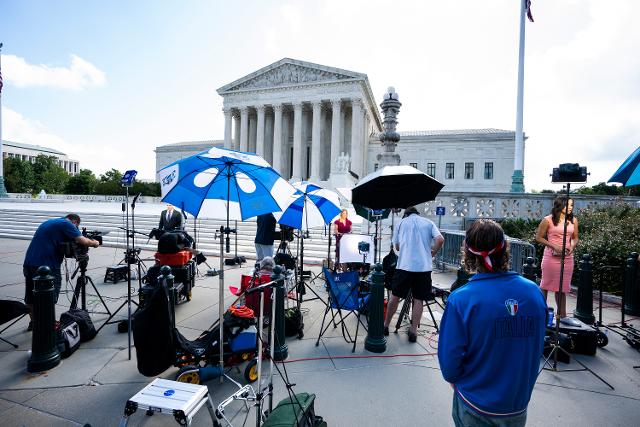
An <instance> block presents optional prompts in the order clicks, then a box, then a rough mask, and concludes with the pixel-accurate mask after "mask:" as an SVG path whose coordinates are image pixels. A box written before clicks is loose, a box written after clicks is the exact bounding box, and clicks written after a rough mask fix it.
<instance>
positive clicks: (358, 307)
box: [316, 268, 369, 353]
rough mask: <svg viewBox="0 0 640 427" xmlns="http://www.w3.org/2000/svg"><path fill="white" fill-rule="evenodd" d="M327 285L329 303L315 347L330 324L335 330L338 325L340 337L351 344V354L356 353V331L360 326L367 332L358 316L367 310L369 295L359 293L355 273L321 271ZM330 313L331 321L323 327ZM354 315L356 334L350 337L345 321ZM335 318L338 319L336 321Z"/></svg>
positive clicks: (358, 284) (357, 278)
mask: <svg viewBox="0 0 640 427" xmlns="http://www.w3.org/2000/svg"><path fill="white" fill-rule="evenodd" d="M322 270H323V272H324V277H325V280H326V284H327V291H328V294H329V301H328V304H327V307H326V308H325V310H324V316H323V317H322V324H321V325H320V333H319V334H318V340H317V341H316V346H318V345H319V343H320V338H322V335H324V334H325V332H327V329H329V326H331V323H333V327H334V328H337V326H338V325H340V327H341V328H342V336H343V337H344V339H345V341H346V342H348V343H353V349H352V350H351V352H352V353H353V352H355V351H356V342H357V340H358V330H359V328H360V325H361V324H362V327H363V328H365V330H367V327H366V326H365V324H364V323H363V322H362V320H360V314H361V313H362V311H363V310H365V309H366V308H367V304H368V303H369V293H363V292H361V291H360V278H359V276H358V272H357V271H349V272H346V273H333V272H331V271H330V270H328V269H327V268H323V269H322ZM343 310H345V311H348V313H347V314H346V315H343V314H342V311H343ZM329 311H331V320H330V321H329V322H328V323H327V326H326V327H325V326H324V324H325V320H326V318H327V314H328V313H329ZM352 314H353V315H354V316H355V317H356V319H357V322H356V333H355V335H354V336H353V338H352V337H351V333H349V330H348V329H347V327H346V325H345V320H346V319H347V318H348V317H349V316H351V315H352ZM336 317H338V318H339V321H337V319H336Z"/></svg>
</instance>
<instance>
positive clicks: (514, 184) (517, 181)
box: [511, 0, 528, 193]
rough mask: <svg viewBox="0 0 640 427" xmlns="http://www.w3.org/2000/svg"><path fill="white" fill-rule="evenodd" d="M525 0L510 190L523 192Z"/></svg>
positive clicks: (525, 1)
mask: <svg viewBox="0 0 640 427" xmlns="http://www.w3.org/2000/svg"><path fill="white" fill-rule="evenodd" d="M527 9H528V7H527V0H520V46H519V49H518V100H517V113H516V144H515V151H514V164H513V176H512V177H511V192H512V193H524V134H523V132H522V115H523V113H522V110H523V108H522V107H523V105H522V104H523V98H524V31H525V22H524V19H525V15H526V12H527Z"/></svg>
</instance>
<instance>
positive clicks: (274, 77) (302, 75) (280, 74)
mask: <svg viewBox="0 0 640 427" xmlns="http://www.w3.org/2000/svg"><path fill="white" fill-rule="evenodd" d="M366 78H367V76H366V75H365V74H361V73H356V72H353V71H347V70H341V69H339V68H332V67H326V66H324V65H318V64H313V63H310V62H304V61H297V60H294V59H289V58H284V59H282V60H280V61H278V62H275V63H273V64H271V65H268V66H266V67H264V68H262V69H260V70H258V71H256V72H254V73H251V74H249V75H247V76H245V77H242V78H240V79H238V80H236V81H234V82H231V83H229V84H228V85H225V86H223V87H221V88H220V89H218V93H219V94H220V95H222V94H228V93H230V92H237V91H246V90H260V89H271V88H280V87H283V88H284V87H291V86H300V85H305V84H317V83H331V82H338V81H349V80H351V81H355V80H365V79H366Z"/></svg>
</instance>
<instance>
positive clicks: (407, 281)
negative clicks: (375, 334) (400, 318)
mask: <svg viewBox="0 0 640 427" xmlns="http://www.w3.org/2000/svg"><path fill="white" fill-rule="evenodd" d="M433 240H435V244H434V246H433V247H432V246H431V242H432V241H433ZM443 243H444V238H443V237H442V234H440V231H439V230H438V227H436V225H435V224H434V223H433V221H431V220H429V219H427V218H422V217H421V216H420V214H419V213H418V210H417V209H416V208H415V207H413V206H412V207H410V208H407V209H405V211H404V218H403V219H402V221H400V223H399V224H398V226H397V227H396V229H395V230H394V233H393V244H394V246H395V248H396V250H397V251H399V252H398V262H397V264H396V271H395V273H394V274H393V283H392V291H391V298H390V299H389V304H388V305H387V318H386V319H385V320H384V334H385V335H389V324H390V323H391V319H392V318H393V315H394V314H395V313H396V310H397V309H398V303H399V301H400V299H404V298H406V297H407V295H408V294H409V291H411V295H412V297H413V308H412V314H411V327H410V328H409V342H416V340H417V338H418V325H419V324H420V319H421V318H422V307H423V304H424V301H426V300H428V299H429V297H430V295H431V270H433V262H432V259H433V256H434V255H435V254H436V253H437V252H438V251H439V250H440V248H441V247H442V244H443Z"/></svg>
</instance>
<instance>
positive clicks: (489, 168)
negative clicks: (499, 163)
mask: <svg viewBox="0 0 640 427" xmlns="http://www.w3.org/2000/svg"><path fill="white" fill-rule="evenodd" d="M484 179H493V162H486V163H485V164H484Z"/></svg>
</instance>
